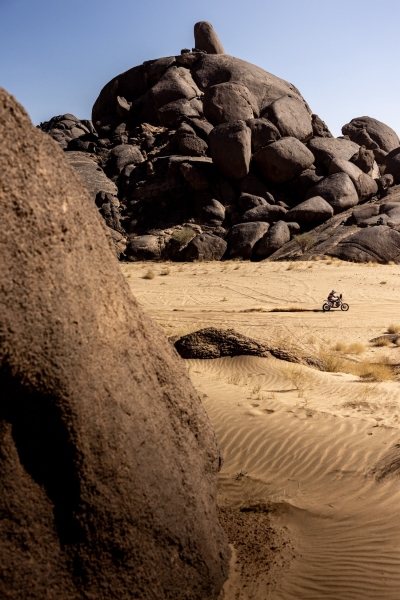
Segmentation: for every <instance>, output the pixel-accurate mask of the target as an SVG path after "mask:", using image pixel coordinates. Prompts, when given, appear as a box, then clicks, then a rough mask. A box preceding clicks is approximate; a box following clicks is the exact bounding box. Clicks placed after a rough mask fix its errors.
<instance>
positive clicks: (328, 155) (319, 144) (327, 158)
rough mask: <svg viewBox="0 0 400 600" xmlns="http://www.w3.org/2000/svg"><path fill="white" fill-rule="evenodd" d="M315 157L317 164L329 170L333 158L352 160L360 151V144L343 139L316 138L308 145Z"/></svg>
mask: <svg viewBox="0 0 400 600" xmlns="http://www.w3.org/2000/svg"><path fill="white" fill-rule="evenodd" d="M307 146H308V147H309V149H310V150H311V152H312V153H313V155H314V157H315V163H316V164H317V165H322V166H324V167H326V168H329V165H330V163H331V160H332V159H333V158H341V159H342V160H350V158H351V157H352V156H354V154H355V153H356V152H358V150H359V146H358V144H355V143H354V142H351V141H350V140H345V139H341V138H325V137H324V138H323V137H315V138H313V139H312V140H310V141H309V142H308V144H307Z"/></svg>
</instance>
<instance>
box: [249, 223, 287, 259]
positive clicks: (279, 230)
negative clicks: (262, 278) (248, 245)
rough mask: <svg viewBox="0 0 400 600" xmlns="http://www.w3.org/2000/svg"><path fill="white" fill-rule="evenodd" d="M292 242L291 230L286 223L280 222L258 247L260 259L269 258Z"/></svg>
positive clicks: (257, 251) (270, 230) (273, 226)
mask: <svg viewBox="0 0 400 600" xmlns="http://www.w3.org/2000/svg"><path fill="white" fill-rule="evenodd" d="M289 240H290V229H289V227H288V226H287V223H285V222H284V221H278V222H277V223H275V225H272V227H271V228H270V229H269V230H268V231H267V233H265V234H264V236H263V237H262V238H261V240H260V241H259V243H258V244H257V247H256V255H257V256H258V257H259V258H267V257H268V256H271V254H272V253H273V252H275V251H276V250H278V249H279V248H281V247H282V246H283V245H284V244H286V243H287V242H288V241H289Z"/></svg>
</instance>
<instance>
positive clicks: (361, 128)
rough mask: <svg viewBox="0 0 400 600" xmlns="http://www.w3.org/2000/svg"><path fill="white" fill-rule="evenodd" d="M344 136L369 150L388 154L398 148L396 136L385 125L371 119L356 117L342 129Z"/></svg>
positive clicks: (398, 142)
mask: <svg viewBox="0 0 400 600" xmlns="http://www.w3.org/2000/svg"><path fill="white" fill-rule="evenodd" d="M342 132H343V134H344V135H348V136H349V138H350V139H351V140H353V141H354V142H356V143H357V144H360V146H365V147H366V148H368V149H369V150H375V149H377V148H380V149H381V150H384V151H385V152H390V151H391V150H394V149H395V148H398V147H399V146H400V140H399V138H398V135H397V133H396V132H395V131H393V129H391V128H390V127H389V126H388V125H385V123H382V122H381V121H378V120H377V119H372V118H371V117H357V118H356V119H352V120H351V121H350V123H347V124H346V125H344V126H343V127H342Z"/></svg>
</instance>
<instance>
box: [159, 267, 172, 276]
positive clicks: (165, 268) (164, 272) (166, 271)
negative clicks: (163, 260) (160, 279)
mask: <svg viewBox="0 0 400 600" xmlns="http://www.w3.org/2000/svg"><path fill="white" fill-rule="evenodd" d="M170 273H171V269H170V268H169V267H164V268H163V269H161V271H160V275H163V276H165V275H169V274H170Z"/></svg>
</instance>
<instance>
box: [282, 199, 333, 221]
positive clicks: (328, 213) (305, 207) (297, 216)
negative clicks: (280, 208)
mask: <svg viewBox="0 0 400 600" xmlns="http://www.w3.org/2000/svg"><path fill="white" fill-rule="evenodd" d="M331 217H333V208H332V206H331V205H330V204H328V202H327V201H326V200H324V198H322V197H321V196H315V197H312V198H310V199H309V200H305V201H304V202H301V203H300V204H298V205H297V206H295V207H294V208H291V209H290V210H289V212H287V213H286V216H285V219H286V220H287V221H295V222H296V223H300V225H313V227H315V226H316V225H320V224H321V223H324V222H325V221H327V220H328V219H330V218H331Z"/></svg>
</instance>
